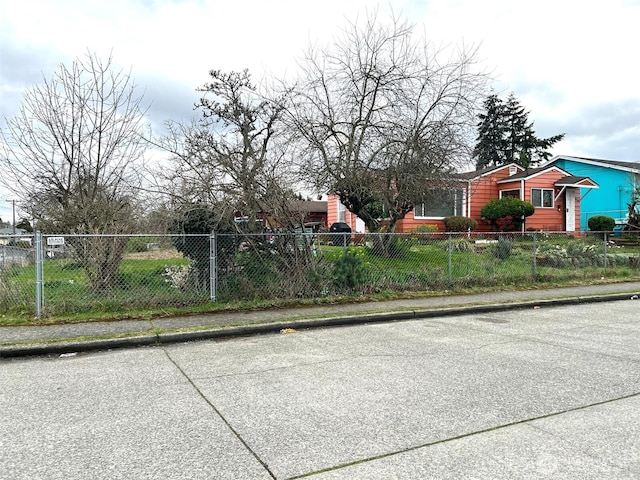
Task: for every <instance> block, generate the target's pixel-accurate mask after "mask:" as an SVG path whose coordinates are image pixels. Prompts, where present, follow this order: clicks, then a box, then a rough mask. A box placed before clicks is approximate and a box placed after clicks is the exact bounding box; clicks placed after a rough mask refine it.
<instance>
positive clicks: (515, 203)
mask: <svg viewBox="0 0 640 480" xmlns="http://www.w3.org/2000/svg"><path fill="white" fill-rule="evenodd" d="M535 210H536V207H535V206H534V205H533V204H532V203H531V202H527V201H524V200H520V199H519V198H515V197H505V198H501V199H500V200H497V199H494V200H490V201H489V202H488V203H487V204H486V205H485V206H484V207H482V210H480V215H481V216H482V219H483V220H484V221H485V222H487V223H488V224H489V225H491V226H492V227H493V228H494V229H495V230H497V231H509V230H514V229H518V228H520V227H521V226H522V223H523V222H524V220H525V218H526V217H529V216H531V215H533V213H534V212H535Z"/></svg>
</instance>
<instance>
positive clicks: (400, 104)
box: [287, 15, 485, 232]
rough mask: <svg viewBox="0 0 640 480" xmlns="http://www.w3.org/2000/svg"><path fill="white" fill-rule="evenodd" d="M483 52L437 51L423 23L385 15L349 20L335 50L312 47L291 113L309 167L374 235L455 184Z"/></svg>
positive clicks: (478, 90)
mask: <svg viewBox="0 0 640 480" xmlns="http://www.w3.org/2000/svg"><path fill="white" fill-rule="evenodd" d="M475 55H476V50H475V49H467V48H463V49H460V50H452V49H450V48H442V49H437V48H434V46H433V45H431V44H429V43H428V42H426V41H425V40H424V39H418V38H417V37H416V35H415V27H414V26H412V25H410V24H408V23H406V22H402V21H399V20H398V19H395V18H392V19H391V21H390V22H389V23H382V22H379V21H378V20H377V15H372V16H370V17H369V18H368V19H367V20H366V21H365V22H364V25H362V26H360V25H359V24H357V23H353V24H350V25H348V28H347V29H346V30H345V31H344V34H343V36H342V37H340V38H338V39H337V40H335V42H334V43H333V44H332V45H330V46H329V47H328V48H327V49H317V48H311V49H310V50H309V51H308V53H307V55H306V57H305V59H304V62H303V64H302V68H303V71H302V74H301V77H300V79H299V80H298V82H297V85H296V86H295V87H294V89H293V90H294V94H293V96H292V99H291V102H290V106H289V108H288V109H287V112H288V116H287V118H288V120H289V122H290V123H291V125H292V126H293V127H294V128H293V131H294V134H295V136H296V137H297V138H298V139H300V140H302V143H301V150H300V154H299V157H300V158H301V159H302V160H303V162H302V163H301V165H300V173H301V174H302V175H303V176H304V177H306V178H307V180H308V181H309V183H310V184H311V185H313V186H314V187H315V188H316V189H317V190H318V191H329V192H333V193H335V194H336V195H338V196H339V198H340V201H341V202H342V203H343V204H344V205H345V206H346V207H347V208H348V209H349V210H351V211H352V212H354V213H355V214H357V215H358V216H359V217H360V218H362V220H363V221H364V222H365V224H366V226H367V228H368V229H369V231H371V232H377V231H379V230H380V229H381V228H382V227H383V226H385V225H386V227H387V228H388V229H389V231H393V229H394V227H395V225H396V223H397V221H398V220H400V219H402V218H404V216H405V215H406V214H407V213H408V212H409V211H411V210H412V209H413V208H414V206H415V205H417V204H419V203H421V202H422V198H423V195H424V193H425V189H427V188H430V187H433V188H442V187H446V186H447V181H446V179H447V174H448V173H450V172H451V171H452V169H453V168H454V167H455V166H456V164H457V163H459V162H463V161H466V160H467V159H468V158H469V153H470V142H471V141H472V139H473V134H474V128H475V114H476V108H477V107H478V106H479V100H480V99H481V98H483V92H484V86H485V75H484V74H482V73H477V72H475V71H474V65H475V60H474V58H475ZM383 220H384V221H383Z"/></svg>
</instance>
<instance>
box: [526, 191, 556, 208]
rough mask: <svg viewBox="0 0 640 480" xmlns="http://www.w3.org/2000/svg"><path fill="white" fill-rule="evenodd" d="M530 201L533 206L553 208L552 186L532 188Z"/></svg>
mask: <svg viewBox="0 0 640 480" xmlns="http://www.w3.org/2000/svg"><path fill="white" fill-rule="evenodd" d="M531 203H533V206H534V207H540V208H553V188H532V189H531Z"/></svg>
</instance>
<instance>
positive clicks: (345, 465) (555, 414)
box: [287, 392, 640, 480]
mask: <svg viewBox="0 0 640 480" xmlns="http://www.w3.org/2000/svg"><path fill="white" fill-rule="evenodd" d="M636 397H640V392H635V393H631V394H628V395H623V396H621V397H617V398H611V399H608V400H603V401H601V402H594V403H590V404H589V405H581V406H579V407H573V408H567V409H565V410H561V411H558V412H553V413H548V414H546V415H540V416H538V417H532V418H527V419H524V420H518V421H515V422H510V423H505V424H504V425H498V426H495V427H491V428H485V429H483V430H477V431H475V432H469V433H463V434H461V435H456V436H454V437H450V438H445V439H442V440H436V441H433V442H428V443H424V444H421V445H415V446H413V447H407V448H404V449H401V450H396V451H393V452H388V453H384V454H381V455H375V456H373V457H367V458H362V459H360V460H356V461H353V462H348V463H343V464H340V465H336V466H333V467H329V468H325V469H322V470H316V471H313V472H308V473H305V474H302V475H296V476H295V477H289V478H287V480H297V479H300V478H307V477H312V476H314V475H319V474H321V473H326V472H332V471H336V470H340V469H343V468H348V467H353V466H355V465H360V464H363V463H368V462H373V461H376V460H382V459H384V458H389V457H393V456H395V455H400V454H402V453H409V452H413V451H416V450H420V449H423V448H427V447H433V446H435V445H443V444H447V443H449V442H453V441H456V440H461V439H464V438H470V437H474V436H476V435H482V434H485V433H489V432H494V431H497V430H503V429H506V428H509V427H514V426H516V425H525V424H529V423H531V422H535V421H537V420H545V419H547V418H554V417H558V416H560V415H564V414H566V413H573V412H579V411H581V410H586V409H589V408H592V407H598V406H601V405H607V404H609V403H614V402H618V401H622V400H629V399H631V398H636Z"/></svg>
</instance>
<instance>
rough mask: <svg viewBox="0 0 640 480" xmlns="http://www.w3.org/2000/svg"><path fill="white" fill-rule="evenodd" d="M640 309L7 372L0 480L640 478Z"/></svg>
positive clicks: (287, 339)
mask: <svg viewBox="0 0 640 480" xmlns="http://www.w3.org/2000/svg"><path fill="white" fill-rule="evenodd" d="M639 306H640V303H638V301H632V300H627V301H617V302H606V303H597V304H588V305H574V306H567V307H556V308H540V309H533V308H532V309H530V310H517V311H513V312H510V311H506V312H499V313H484V314H476V315H468V316H458V317H444V318H430V319H424V320H411V321H404V322H396V323H380V324H374V325H359V326H351V327H336V328H326V329H317V330H301V331H294V332H290V333H281V334H270V335H261V336H251V337H245V338H235V339H229V340H225V341H203V342H194V343H185V344H174V345H167V346H163V347H149V348H137V349H125V350H118V351H111V352H100V353H84V354H77V355H73V354H72V355H65V356H62V357H32V358H21V359H13V360H7V359H3V360H0V372H1V379H0V386H1V389H0V431H2V432H3V434H2V435H1V436H0V451H1V452H2V456H1V457H0V478H7V479H9V478H11V479H16V478H29V479H33V478H42V479H45V478H46V479H57V478H60V479H62V478H65V479H69V478H95V479H101V478H104V479H106V478H109V479H113V478H203V479H211V478H216V479H224V478H229V479H270V478H277V479H285V478H298V477H301V476H309V477H311V478H314V479H315V478H317V479H323V480H324V479H360V478H362V479H370V478H402V479H404V478H406V479H414V478H437V479H442V478H451V479H454V478H455V479H459V478H504V479H514V478H527V479H529V478H576V479H577V478H580V479H585V478H587V479H588V478H593V479H596V478H597V479H601V478H616V479H621V478H629V479H632V478H639V477H640V395H639V392H640V320H638V318H639V315H638V307H639Z"/></svg>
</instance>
